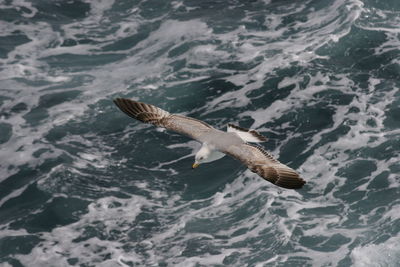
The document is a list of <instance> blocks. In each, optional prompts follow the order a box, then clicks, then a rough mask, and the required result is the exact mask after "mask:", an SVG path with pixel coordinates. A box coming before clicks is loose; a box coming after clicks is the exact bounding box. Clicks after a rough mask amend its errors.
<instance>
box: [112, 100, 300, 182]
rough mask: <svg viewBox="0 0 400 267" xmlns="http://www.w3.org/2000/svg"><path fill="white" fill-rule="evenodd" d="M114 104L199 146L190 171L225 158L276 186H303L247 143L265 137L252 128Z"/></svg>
mask: <svg viewBox="0 0 400 267" xmlns="http://www.w3.org/2000/svg"><path fill="white" fill-rule="evenodd" d="M114 103H115V104H116V105H117V106H118V107H119V108H120V110H121V111H123V112H124V113H126V114H127V115H128V116H130V117H132V118H134V119H136V120H139V121H141V122H144V123H151V124H153V125H155V126H157V127H162V128H165V129H167V130H171V131H174V132H177V133H180V134H183V135H186V136H188V137H190V138H193V139H195V140H197V141H199V142H201V143H202V146H201V148H200V150H199V151H198V152H197V153H196V155H195V161H194V163H193V165H192V168H193V169H194V168H197V167H198V166H199V165H200V164H202V163H208V162H212V161H215V160H218V159H220V158H222V157H224V156H225V155H229V156H231V157H233V158H235V159H237V160H239V161H240V162H242V163H243V164H244V165H246V166H247V168H249V169H250V170H251V171H252V172H255V173H257V174H258V175H259V176H261V177H262V178H264V179H265V180H267V181H269V182H271V183H273V184H274V185H277V186H279V187H283V188H288V189H299V188H301V187H302V186H303V185H304V184H305V183H306V182H305V181H304V180H303V179H302V178H301V177H300V176H299V174H298V173H297V172H296V171H294V170H293V169H292V168H290V167H288V166H286V165H285V164H283V163H281V162H279V161H278V160H277V159H275V158H274V157H273V156H272V155H271V154H270V153H268V152H267V151H265V150H264V149H263V148H262V147H260V146H258V145H255V144H250V143H260V142H265V141H267V138H266V137H264V136H263V135H261V134H260V133H258V132H257V131H255V130H253V129H245V128H242V127H239V126H236V125H233V124H228V126H227V131H226V132H225V131H221V130H218V129H215V128H214V127H212V126H210V125H209V124H207V123H205V122H203V121H201V120H197V119H194V118H190V117H186V116H182V115H178V114H171V113H169V112H167V111H165V110H163V109H161V108H158V107H156V106H153V105H150V104H146V103H142V102H138V101H134V100H131V99H127V98H116V99H114Z"/></svg>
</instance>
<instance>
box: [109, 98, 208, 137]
mask: <svg viewBox="0 0 400 267" xmlns="http://www.w3.org/2000/svg"><path fill="white" fill-rule="evenodd" d="M114 103H115V104H116V105H117V106H118V107H119V108H120V109H121V110H122V111H123V112H124V113H126V114H127V115H128V116H130V117H132V118H134V119H137V120H139V121H141V122H144V123H151V124H154V125H156V126H158V127H163V128H166V129H167V130H171V131H174V132H177V133H180V134H183V135H186V136H188V137H191V138H193V139H196V140H198V141H200V142H202V141H203V139H202V136H204V134H205V133H208V132H210V131H213V130H215V129H214V128H213V127H212V126H210V125H208V124H207V123H205V122H203V121H200V120H196V119H193V118H190V117H186V116H182V115H177V114H171V113H169V112H167V111H165V110H163V109H161V108H158V107H156V106H153V105H150V104H146V103H142V102H138V101H134V100H131V99H126V98H116V99H114Z"/></svg>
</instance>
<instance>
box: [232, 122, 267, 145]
mask: <svg viewBox="0 0 400 267" xmlns="http://www.w3.org/2000/svg"><path fill="white" fill-rule="evenodd" d="M227 132H228V133H236V134H237V135H238V136H239V137H240V138H241V139H242V140H243V141H245V142H251V143H260V142H265V141H267V140H268V139H267V138H266V137H265V136H263V135H262V134H260V133H259V132H257V131H256V130H253V129H246V128H242V127H239V126H236V125H234V124H231V123H229V124H228V127H227Z"/></svg>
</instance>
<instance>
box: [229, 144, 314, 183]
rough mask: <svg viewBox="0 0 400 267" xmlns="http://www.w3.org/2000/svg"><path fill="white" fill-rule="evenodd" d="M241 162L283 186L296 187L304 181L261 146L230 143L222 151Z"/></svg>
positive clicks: (270, 180)
mask: <svg viewBox="0 0 400 267" xmlns="http://www.w3.org/2000/svg"><path fill="white" fill-rule="evenodd" d="M222 152H224V153H225V154H227V155H230V156H232V157H234V158H236V159H238V160H239V161H241V162H242V163H244V164H245V165H246V166H247V168H249V169H250V170H251V171H252V172H255V173H257V174H258V175H260V176H261V177H262V178H264V179H265V180H267V181H269V182H271V183H273V184H275V185H277V186H280V187H284V188H289V189H298V188H301V187H302V186H303V185H304V184H305V183H306V182H305V181H304V180H303V179H302V178H301V177H300V176H299V174H298V173H297V172H296V171H294V170H293V169H292V168H290V167H288V166H286V165H285V164H282V163H280V162H279V161H278V160H277V159H275V158H274V157H273V156H272V155H271V154H269V153H268V152H267V151H265V150H264V149H263V148H261V147H259V146H257V145H252V144H247V143H243V144H240V145H232V146H229V147H227V148H226V149H225V151H222Z"/></svg>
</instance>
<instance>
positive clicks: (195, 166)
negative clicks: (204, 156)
mask: <svg viewBox="0 0 400 267" xmlns="http://www.w3.org/2000/svg"><path fill="white" fill-rule="evenodd" d="M199 165H200V164H199V163H196V162H195V163H193V165H192V169H195V168H197V167H199Z"/></svg>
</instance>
